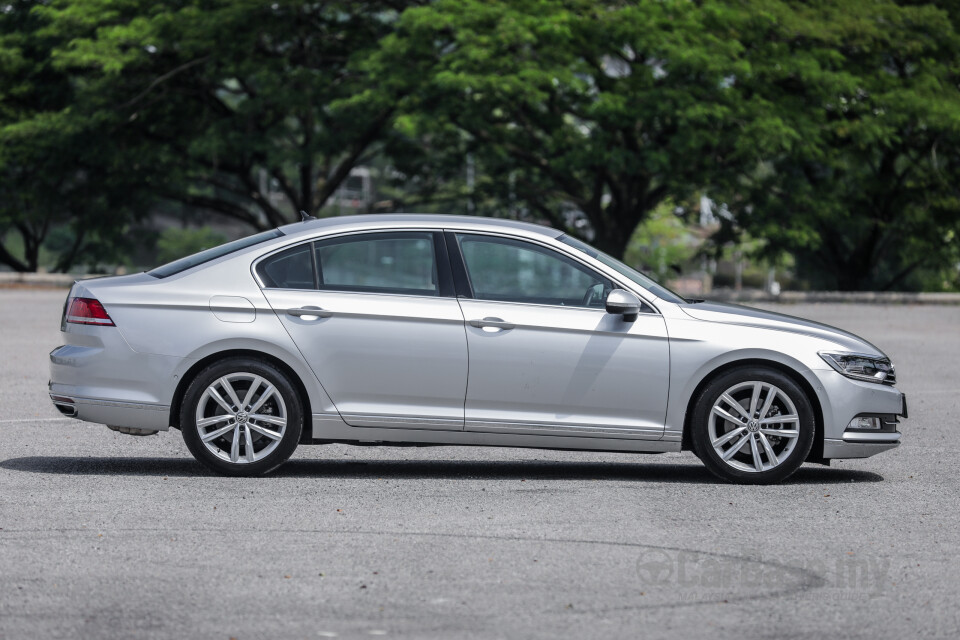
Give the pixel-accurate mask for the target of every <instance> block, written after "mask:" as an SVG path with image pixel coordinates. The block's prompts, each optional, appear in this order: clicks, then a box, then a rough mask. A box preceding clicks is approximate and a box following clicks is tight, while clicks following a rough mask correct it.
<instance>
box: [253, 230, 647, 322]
mask: <svg viewBox="0 0 960 640" xmlns="http://www.w3.org/2000/svg"><path fill="white" fill-rule="evenodd" d="M551 230H553V231H556V230H555V229H551ZM409 231H426V232H429V233H435V232H450V233H465V234H471V235H488V236H494V237H499V238H507V239H510V240H519V241H522V242H530V243H533V244H536V245H539V246H541V247H543V248H546V249H549V250H552V251H556V252H558V253H560V254H562V255H564V256H566V257H567V258H569V259H571V260H573V261H575V262H577V263H579V264H581V265H583V266H584V267H585V268H587V269H589V270H591V271H595V272H598V273H600V274H602V275H603V276H604V277H605V278H607V279H608V280H610V281H611V282H613V283H614V284H616V285H617V286H618V287H619V288H621V289H626V290H627V291H630V292H631V293H634V294H635V295H637V296H638V297H639V298H640V300H641V301H642V302H643V303H644V305H646V306H648V307H650V309H651V310H652V311H642V313H644V314H646V315H660V316H662V315H663V313H662V312H661V311H660V309H659V307H658V306H657V304H656V303H655V302H654V300H660V299H659V298H657V297H656V296H654V295H653V294H652V293H650V292H649V291H647V290H646V289H644V288H643V287H641V286H640V285H638V284H637V283H635V282H633V281H630V282H629V283H625V281H624V280H623V274H621V273H618V272H617V271H616V270H614V269H611V268H609V267H607V266H606V265H604V264H603V263H601V262H599V261H595V260H593V258H590V256H587V255H584V254H581V253H580V252H579V251H577V250H576V249H575V248H574V247H571V246H569V245H567V244H564V243H562V242H559V241H557V240H556V239H554V238H549V237H547V236H544V239H546V240H550V241H552V242H545V241H544V239H541V238H539V237H531V235H524V234H517V233H512V231H513V230H512V229H510V230H506V231H504V230H500V229H497V230H491V229H471V228H464V227H456V226H449V225H448V224H438V225H430V224H429V223H424V224H414V225H410V226H406V225H404V226H397V227H374V228H369V229H353V230H350V231H341V232H336V231H334V232H333V233H320V234H317V235H311V236H309V237H306V238H303V237H296V238H291V240H294V241H293V242H290V243H288V244H283V245H281V246H278V247H276V248H274V249H272V250H271V251H269V252H267V253H265V254H263V255H261V256H259V257H257V258H256V259H255V260H253V261H252V262H251V263H250V274H251V276H252V277H253V279H254V282H256V283H257V286H258V287H260V289H261V290H265V291H281V290H282V291H316V292H322V290H320V289H280V288H275V287H266V286H264V284H263V281H262V280H261V279H260V276H259V275H258V274H257V265H259V264H260V262H262V261H263V260H266V259H267V258H269V257H270V256H273V255H275V254H277V253H280V252H281V251H286V250H287V249H292V248H294V247H296V246H299V245H302V244H307V243H310V242H316V241H318V240H330V239H333V238H342V237H347V236H354V235H362V234H369V233H403V232H409ZM558 237H559V236H558ZM435 249H436V248H435ZM457 249H458V250H459V247H457ZM449 251H450V247H447V252H448V253H449ZM594 262H595V263H596V264H594ZM438 268H439V265H438ZM329 293H366V294H369V295H402V296H406V297H417V298H424V297H426V298H428V299H437V298H440V299H450V296H442V295H441V296H414V295H412V294H396V293H393V294H386V293H383V294H381V293H371V292H361V291H357V292H349V291H338V292H329ZM651 298H652V299H651ZM453 299H456V293H454V296H453ZM484 302H494V301H492V300H486V301H484ZM508 304H526V305H530V306H540V307H546V308H555V309H588V308H589V307H564V306H557V305H546V304H539V303H535V302H529V303H508Z"/></svg>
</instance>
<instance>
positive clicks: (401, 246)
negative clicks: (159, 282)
mask: <svg viewBox="0 0 960 640" xmlns="http://www.w3.org/2000/svg"><path fill="white" fill-rule="evenodd" d="M438 239H439V242H437V240H438ZM442 243H443V239H442V236H441V235H440V234H439V233H434V232H429V231H405V232H389V233H383V232H378V233H360V234H352V235H347V236H340V237H335V238H329V239H322V240H317V241H315V242H310V243H306V244H303V245H299V246H297V247H294V248H293V249H288V250H286V251H285V252H283V253H280V254H277V255H275V256H271V257H270V258H267V259H266V260H264V261H262V262H261V263H260V264H259V265H258V266H257V272H258V274H259V275H260V277H261V280H263V282H264V285H265V288H264V295H265V296H266V297H267V300H268V301H269V302H270V305H271V306H272V307H273V309H274V310H275V311H276V312H277V315H278V316H279V317H280V320H281V322H282V323H283V326H284V327H285V328H286V329H287V331H288V332H289V333H290V336H291V337H292V338H293V341H294V342H295V343H296V345H297V347H298V348H299V349H300V351H301V353H302V354H303V356H304V358H305V359H306V360H307V362H308V363H309V364H310V367H311V368H312V369H313V371H314V373H315V374H316V375H317V378H318V379H319V380H320V384H321V385H322V386H323V388H324V390H325V391H326V392H327V394H328V395H329V396H330V399H331V400H332V401H333V403H334V404H335V405H336V407H337V410H338V411H339V412H340V415H341V416H342V417H343V419H344V421H345V422H346V423H347V424H349V425H352V426H358V427H406V428H414V429H452V430H460V429H462V428H463V398H464V394H465V390H466V385H467V346H466V337H465V335H464V327H463V316H462V314H461V311H460V307H459V305H458V304H457V301H456V299H455V298H454V297H453V289H452V284H451V283H450V282H449V271H448V270H447V259H446V249H445V247H444V246H443V244H442Z"/></svg>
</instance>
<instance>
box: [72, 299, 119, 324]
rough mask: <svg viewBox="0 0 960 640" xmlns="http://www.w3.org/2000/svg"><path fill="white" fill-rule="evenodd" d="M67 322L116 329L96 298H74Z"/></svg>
mask: <svg viewBox="0 0 960 640" xmlns="http://www.w3.org/2000/svg"><path fill="white" fill-rule="evenodd" d="M67 322H68V323H71V322H72V323H73V324H95V325H99V326H101V327H115V326H116V325H115V324H113V320H111V319H110V315H109V314H108V313H107V310H106V309H104V308H103V305H102V304H100V301H99V300H97V299H96V298H73V299H72V300H70V302H69V305H68V307H67Z"/></svg>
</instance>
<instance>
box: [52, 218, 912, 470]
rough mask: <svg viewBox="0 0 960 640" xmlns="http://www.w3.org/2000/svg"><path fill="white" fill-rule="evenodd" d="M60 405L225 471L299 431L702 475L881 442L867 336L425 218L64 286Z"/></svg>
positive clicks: (232, 248)
mask: <svg viewBox="0 0 960 640" xmlns="http://www.w3.org/2000/svg"><path fill="white" fill-rule="evenodd" d="M61 336H62V340H63V344H62V345H61V346H59V347H57V348H56V349H54V350H53V351H52V352H51V353H50V383H49V392H50V397H51V399H52V401H53V403H54V405H55V406H56V407H57V408H58V409H59V410H60V411H61V412H62V413H64V414H65V415H68V416H73V417H76V418H79V419H81V420H87V421H91V422H97V423H103V424H106V425H108V426H109V427H110V428H112V429H115V430H118V431H122V432H125V433H131V434H134V435H147V434H152V433H156V432H158V431H166V430H168V429H170V428H174V429H178V430H180V431H181V432H182V435H183V438H184V441H185V443H186V444H187V447H188V448H189V449H190V451H191V453H192V454H193V455H194V456H195V457H196V458H197V460H199V461H200V462H202V463H203V464H205V465H207V466H208V467H210V468H212V469H214V470H216V471H218V472H221V473H224V474H229V475H238V476H252V475H260V474H264V473H267V472H269V471H271V470H273V469H275V468H276V467H277V466H279V465H280V464H282V463H283V462H284V461H285V460H286V459H287V458H289V457H290V455H291V454H292V453H293V451H294V450H295V448H296V447H297V446H298V445H300V444H326V443H348V444H355V445H417V446H427V445H473V446H501V447H536V448H545V449H570V450H591V451H610V452H634V453H661V452H667V451H681V450H691V451H693V452H694V453H695V454H696V455H697V456H698V457H699V458H700V460H702V461H703V463H704V464H705V465H706V466H707V468H708V469H710V471H712V472H713V473H714V474H716V475H717V476H719V477H720V478H722V479H725V480H728V481H732V482H741V483H770V482H777V481H781V480H783V479H785V478H787V477H788V476H789V475H790V474H791V473H793V472H794V471H796V469H797V468H799V467H800V465H801V464H803V463H804V462H806V461H810V462H820V463H826V462H828V461H829V460H831V459H835V458H862V457H868V456H872V455H874V454H876V453H879V452H881V451H885V450H887V449H891V448H893V447H896V446H897V445H898V444H899V442H900V433H899V432H898V431H897V425H898V418H899V417H901V416H902V417H906V415H907V408H906V399H905V397H904V396H903V394H901V393H900V392H899V391H898V390H897V389H896V387H895V386H894V385H895V382H896V375H895V369H894V367H893V365H892V364H891V362H890V360H889V358H887V357H886V356H885V355H884V354H883V353H882V352H881V351H880V350H879V349H877V348H876V347H874V346H873V345H871V344H870V343H868V342H866V341H865V340H863V339H861V338H858V337H857V336H854V335H852V334H850V333H847V332H844V331H841V330H839V329H835V328H833V327H829V326H826V325H822V324H818V323H815V322H810V321H807V320H802V319H798V318H792V317H789V316H785V315H781V314H776V313H772V312H767V311H761V310H758V309H751V308H747V307H740V306H735V305H725V304H718V303H708V302H703V301H691V300H685V299H683V298H681V297H680V296H677V295H676V294H674V293H672V292H670V291H669V290H667V289H665V288H664V287H662V286H660V285H658V284H657V283H656V282H654V281H653V280H651V279H649V278H647V277H646V276H644V275H643V274H641V273H639V272H637V271H635V270H633V269H631V268H630V267H628V266H626V265H624V264H622V263H620V262H618V261H617V260H614V259H613V258H611V257H609V256H607V255H605V254H603V253H601V252H599V251H597V250H596V249H593V248H592V247H590V246H588V245H586V244H584V243H582V242H580V241H579V240H576V239H574V238H572V237H570V236H568V235H566V234H564V233H563V232H562V231H559V230H555V229H550V228H546V227H541V226H537V225H532V224H525V223H520V222H513V221H506V220H493V219H484V218H477V217H460V216H441V215H377V216H345V217H339V218H327V219H322V220H308V221H305V222H301V223H296V224H291V225H287V226H284V227H280V228H278V229H274V230H272V231H267V232H264V233H261V234H258V235H255V236H250V237H248V238H243V239H241V240H237V241H235V242H232V243H227V244H225V245H222V246H220V247H216V248H213V249H209V250H206V251H204V252H201V253H199V254H196V255H194V256H189V257H187V258H184V259H182V260H178V261H176V262H173V263H170V264H168V265H164V266H162V267H159V268H157V269H154V270H153V271H150V272H146V273H140V274H135V275H126V276H117V277H105V278H99V279H93V280H84V281H80V282H77V283H76V284H74V285H73V287H72V289H71V290H70V293H69V295H68V297H67V300H66V303H65V305H64V312H63V318H62V321H61Z"/></svg>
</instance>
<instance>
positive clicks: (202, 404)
mask: <svg viewBox="0 0 960 640" xmlns="http://www.w3.org/2000/svg"><path fill="white" fill-rule="evenodd" d="M228 386H229V389H228ZM251 388H252V394H251V393H250V392H251ZM231 391H232V395H231ZM244 403H245V404H244ZM240 404H243V406H240V407H239V410H237V409H236V407H238V405H240ZM303 420H304V415H303V402H302V401H301V399H300V396H299V394H298V393H297V391H296V388H295V387H294V386H293V383H292V381H291V380H290V379H289V378H288V376H287V375H286V374H285V373H283V372H282V371H281V370H280V369H278V368H277V367H276V366H274V365H273V364H271V363H269V362H266V361H264V360H257V359H253V358H228V359H225V360H222V361H220V362H217V363H215V364H212V365H210V366H209V367H207V368H206V369H204V370H203V371H201V372H200V373H199V374H198V375H197V377H196V378H194V379H193V381H192V382H191V383H190V385H189V386H188V387H187V390H186V392H185V393H184V396H183V402H182V403H181V409H180V426H181V431H182V432H183V441H184V442H185V443H186V445H187V448H188V449H190V453H192V454H193V457H195V458H196V459H197V460H198V461H200V462H201V463H203V464H204V465H205V466H207V467H209V468H210V469H213V470H214V471H216V472H218V473H222V474H224V475H228V476H244V477H247V476H261V475H264V474H266V473H269V472H270V471H273V470H274V469H276V468H277V467H279V466H280V465H281V464H283V462H285V461H286V460H287V458H289V457H290V456H291V455H293V452H294V450H295V449H296V448H297V443H298V442H299V441H300V433H301V432H302V431H303ZM198 425H199V426H198ZM231 427H232V428H231Z"/></svg>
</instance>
